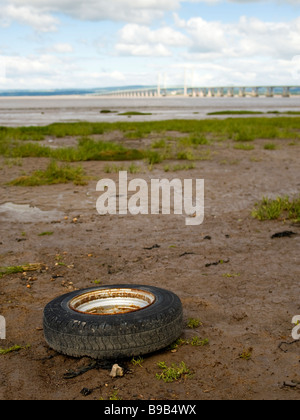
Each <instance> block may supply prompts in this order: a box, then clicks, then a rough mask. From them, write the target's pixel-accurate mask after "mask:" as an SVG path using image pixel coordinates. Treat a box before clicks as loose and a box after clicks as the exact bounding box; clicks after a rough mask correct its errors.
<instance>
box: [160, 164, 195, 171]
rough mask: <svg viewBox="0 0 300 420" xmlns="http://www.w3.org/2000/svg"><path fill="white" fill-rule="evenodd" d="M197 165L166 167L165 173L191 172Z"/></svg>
mask: <svg viewBox="0 0 300 420" xmlns="http://www.w3.org/2000/svg"><path fill="white" fill-rule="evenodd" d="M195 168H196V165H195V164H194V163H188V164H186V165H180V164H178V165H165V166H164V171H165V172H179V171H189V170H191V169H195Z"/></svg>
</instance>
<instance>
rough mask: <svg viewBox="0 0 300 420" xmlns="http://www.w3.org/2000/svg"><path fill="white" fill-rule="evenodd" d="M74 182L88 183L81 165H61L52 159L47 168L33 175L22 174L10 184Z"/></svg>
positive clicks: (29, 184) (22, 185)
mask: <svg viewBox="0 0 300 420" xmlns="http://www.w3.org/2000/svg"><path fill="white" fill-rule="evenodd" d="M69 182H73V183H74V184H75V185H86V184H87V178H86V176H85V174H84V171H83V168H82V167H81V166H77V167H76V168H75V167H71V166H69V165H62V166H59V165H58V163H57V162H55V161H52V162H51V163H50V164H49V165H48V167H47V169H46V170H44V171H42V170H39V171H35V172H33V174H31V175H24V176H21V177H19V178H17V179H15V180H13V181H11V182H10V185H14V186H20V187H35V186H40V185H54V184H67V183H69Z"/></svg>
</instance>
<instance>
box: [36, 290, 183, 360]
mask: <svg viewBox="0 0 300 420" xmlns="http://www.w3.org/2000/svg"><path fill="white" fill-rule="evenodd" d="M182 330H183V314H182V304H181V301H180V299H179V298H178V297H177V296H176V295H175V294H174V293H172V292H169V291H167V290H163V289H159V288H156V287H149V286H139V285H115V286H102V287H96V288H91V289H85V290H81V291H76V292H72V293H68V294H66V295H64V296H61V297H58V298H56V299H55V300H53V301H52V302H50V303H49V304H48V305H47V306H46V308H45V310H44V334H45V339H46V341H47V343H48V344H49V346H50V347H51V348H53V349H54V350H56V351H57V352H59V353H63V354H66V355H68V356H73V357H83V356H88V357H91V358H94V359H102V360H105V359H118V358H127V357H133V356H140V355H144V354H148V353H152V352H154V351H157V350H160V349H162V348H165V347H167V346H168V345H170V344H171V343H173V342H174V341H176V340H177V339H178V337H179V336H180V335H181V333H182Z"/></svg>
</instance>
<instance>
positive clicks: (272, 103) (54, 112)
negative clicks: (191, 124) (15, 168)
mask: <svg viewBox="0 0 300 420" xmlns="http://www.w3.org/2000/svg"><path fill="white" fill-rule="evenodd" d="M241 109H242V110H248V111H260V112H268V111H279V112H286V111H300V97H298V96H292V97H290V98H282V97H273V98H265V97H259V98H251V97H245V98H238V97H234V98H226V97H224V98H217V97H214V98H182V97H171V98H170V97H167V98H109V97H106V98H104V97H99V96H98V97H97V96H88V95H87V96H53V97H52V96H50V97H0V126H28V125H48V124H51V123H54V122H71V121H94V122H115V121H127V120H128V118H129V117H128V116H119V115H118V113H122V112H124V111H139V112H145V113H151V114H152V115H147V116H138V117H135V116H132V117H130V118H131V120H132V121H156V120H165V119H203V118H208V117H207V113H210V112H215V111H224V110H241ZM101 110H110V111H112V113H109V114H102V113H100V111H101ZM270 117H271V115H270ZM211 118H216V117H211ZM218 118H222V117H220V116H219V117H218ZM223 118H224V117H223Z"/></svg>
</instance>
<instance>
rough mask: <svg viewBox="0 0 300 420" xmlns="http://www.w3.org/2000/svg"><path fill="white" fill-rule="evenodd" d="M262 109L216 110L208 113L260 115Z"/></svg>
mask: <svg viewBox="0 0 300 420" xmlns="http://www.w3.org/2000/svg"><path fill="white" fill-rule="evenodd" d="M260 114H263V112H261V111H216V112H209V113H208V114H207V115H260Z"/></svg>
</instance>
